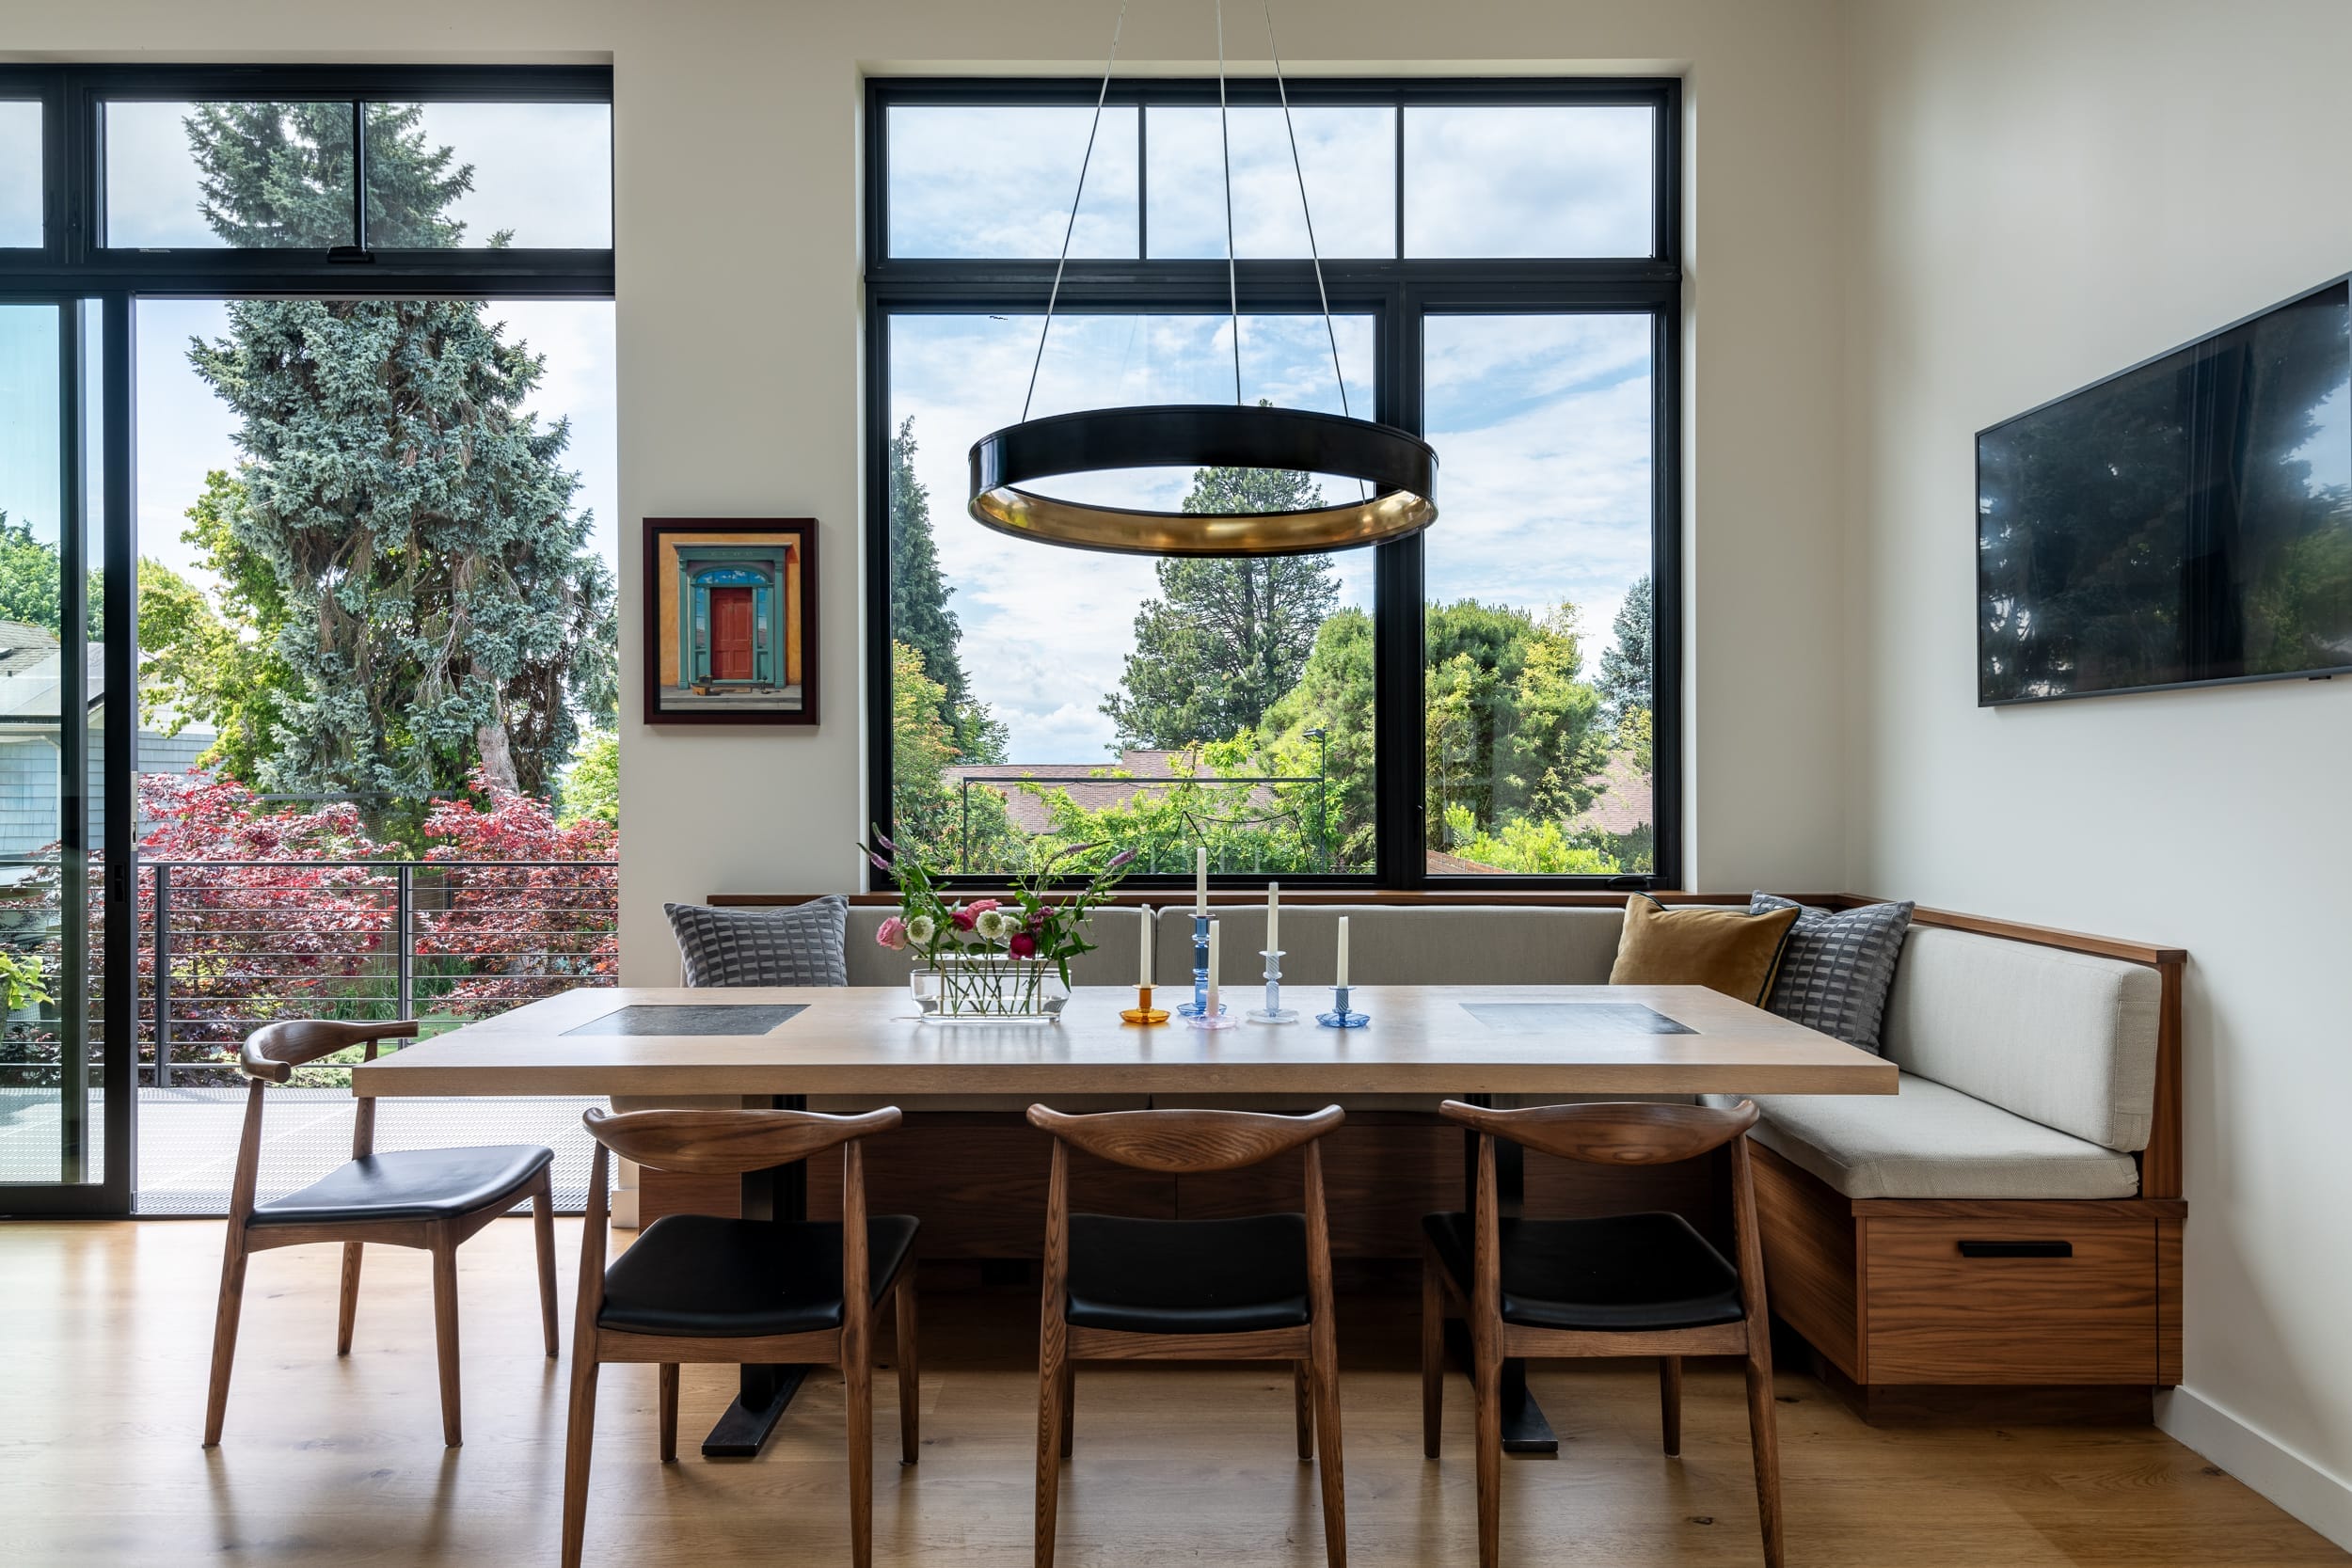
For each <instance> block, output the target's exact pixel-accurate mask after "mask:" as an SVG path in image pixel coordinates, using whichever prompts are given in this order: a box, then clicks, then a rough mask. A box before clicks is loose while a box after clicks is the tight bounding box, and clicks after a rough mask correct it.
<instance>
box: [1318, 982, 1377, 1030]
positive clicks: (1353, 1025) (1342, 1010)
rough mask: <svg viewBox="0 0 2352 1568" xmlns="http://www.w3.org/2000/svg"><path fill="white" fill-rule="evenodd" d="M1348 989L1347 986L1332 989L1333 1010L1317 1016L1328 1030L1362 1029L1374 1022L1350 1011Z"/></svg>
mask: <svg viewBox="0 0 2352 1568" xmlns="http://www.w3.org/2000/svg"><path fill="white" fill-rule="evenodd" d="M1348 989H1349V988H1347V987H1346V986H1333V987H1332V988H1331V1010H1330V1011H1329V1012H1327V1013H1317V1014H1316V1015H1315V1022H1317V1023H1320V1024H1322V1025H1323V1026H1324V1027H1325V1028H1326V1029H1361V1028H1362V1027H1363V1026H1364V1025H1365V1024H1367V1023H1370V1022H1372V1020H1371V1018H1370V1017H1368V1016H1367V1015H1365V1014H1363V1013H1358V1012H1350V1011H1349V1010H1348V1006H1347V992H1348Z"/></svg>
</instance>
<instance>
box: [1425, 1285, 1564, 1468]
mask: <svg viewBox="0 0 2352 1568" xmlns="http://www.w3.org/2000/svg"><path fill="white" fill-rule="evenodd" d="M1445 1348H1446V1354H1448V1355H1450V1356H1452V1357H1453V1358H1454V1365H1455V1366H1456V1367H1458V1368H1460V1369H1462V1370H1464V1371H1465V1372H1467V1371H1468V1370H1469V1369H1470V1324H1468V1323H1464V1322H1463V1321H1462V1320H1461V1319H1459V1318H1448V1319H1447V1320H1446V1324H1445ZM1502 1451H1503V1452H1504V1453H1540V1454H1556V1453H1558V1452H1559V1451H1560V1436H1559V1433H1555V1432H1553V1431H1552V1430H1551V1422H1550V1421H1549V1419H1548V1418H1546V1417H1545V1415H1544V1407H1543V1406H1542V1405H1540V1404H1537V1403H1536V1402H1535V1396H1534V1395H1533V1394H1531V1393H1529V1392H1528V1391H1527V1363H1526V1362H1524V1361H1521V1360H1518V1358H1516V1357H1514V1358H1512V1359H1510V1360H1506V1361H1505V1362H1503V1364H1502Z"/></svg>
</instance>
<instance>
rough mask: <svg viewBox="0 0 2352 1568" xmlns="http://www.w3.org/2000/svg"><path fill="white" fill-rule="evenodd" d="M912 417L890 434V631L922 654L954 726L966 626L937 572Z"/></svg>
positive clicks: (961, 691) (943, 712) (961, 696)
mask: <svg viewBox="0 0 2352 1568" xmlns="http://www.w3.org/2000/svg"><path fill="white" fill-rule="evenodd" d="M914 451H915V447H914V420H913V419H912V418H909V419H907V420H902V421H901V422H900V423H899V426H898V434H897V435H895V436H892V437H891V438H890V635H891V637H892V639H893V640H895V641H899V642H903V643H905V644H906V645H907V646H908V647H910V648H913V649H914V651H915V652H916V653H918V654H920V655H921V656H922V657H923V669H924V672H925V673H926V675H927V677H928V678H929V679H930V681H931V683H932V684H933V685H935V686H937V687H938V688H939V689H940V693H941V697H940V702H941V705H942V706H941V709H940V717H941V718H942V719H945V720H946V721H947V722H948V723H949V724H950V725H953V724H954V723H955V721H956V714H957V711H958V710H959V709H960V708H961V707H962V706H963V705H964V702H965V700H966V698H967V696H968V692H967V691H966V689H965V687H964V683H963V661H962V660H961V658H959V657H957V654H956V644H957V643H958V642H959V641H961V639H962V636H963V627H962V626H961V625H960V624H959V623H958V622H957V620H956V614H955V611H954V610H949V609H948V608H947V599H948V596H949V595H950V594H953V593H954V592H955V590H954V589H952V588H950V587H948V586H947V582H946V578H943V577H942V576H941V575H940V571H939V549H938V546H937V545H936V543H935V542H934V541H933V539H932V537H931V497H930V490H928V489H927V488H925V487H924V484H923V482H922V481H921V480H919V479H917V478H916V477H915V476H914Z"/></svg>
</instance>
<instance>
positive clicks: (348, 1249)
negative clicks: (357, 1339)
mask: <svg viewBox="0 0 2352 1568" xmlns="http://www.w3.org/2000/svg"><path fill="white" fill-rule="evenodd" d="M367 1250H368V1249H367V1247H366V1245H365V1244H364V1243H359V1242H345V1243H343V1291H342V1300H341V1301H339V1302H338V1303H337V1304H336V1307H335V1354H337V1355H349V1354H351V1325H352V1323H353V1322H354V1321H355V1320H357V1319H358V1316H359V1259H361V1258H363V1257H365V1256H366V1255H367Z"/></svg>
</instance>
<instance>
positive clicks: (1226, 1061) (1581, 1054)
mask: <svg viewBox="0 0 2352 1568" xmlns="http://www.w3.org/2000/svg"><path fill="white" fill-rule="evenodd" d="M1240 1001H1241V996H1240V994H1239V993H1237V994H1236V996H1235V998H1234V1004H1233V1005H1229V1006H1230V1007H1231V1011H1232V1014H1234V1015H1236V1016H1237V1015H1238V1014H1239V1012H1240V1007H1239V1006H1238V1004H1239V1003H1240ZM1135 1002H1136V992H1135V990H1133V989H1132V988H1108V987H1104V988H1095V987H1079V988H1075V989H1073V990H1072V991H1071V992H1070V996H1069V1000H1068V1002H1067V1004H1066V1005H1065V1006H1063V1008H1062V1010H1061V1012H1060V1013H1059V1015H1058V1017H1057V1018H1055V1019H1053V1020H1051V1021H1012V1020H987V1021H978V1020H955V1021H946V1020H943V1019H941V1018H939V1017H938V1016H937V1015H936V1014H932V1013H927V1012H925V1011H923V1010H922V1008H921V1007H920V1006H918V1004H917V1002H916V1000H915V998H914V995H913V994H912V992H911V991H910V990H907V989H905V988H902V987H897V986H841V987H826V986H811V987H741V988H727V989H692V990H689V989H682V988H675V987H668V988H646V987H580V988H577V989H573V990H564V991H562V992H560V993H557V994H555V995H551V996H548V997H546V998H543V999H542V1000H539V1001H535V1002H532V1003H528V1004H526V1005H524V1006H519V1007H516V1008H514V1009H513V1010H511V1011H509V1012H504V1013H501V1014H498V1015H497V1016H495V1017H491V1018H485V1019H481V1020H478V1021H476V1022H470V1023H467V1024H464V1025H462V1026H461V1027H458V1028H455V1029H451V1030H449V1031H447V1032H445V1033H442V1034H438V1035H436V1036H434V1037H431V1038H429V1039H426V1040H422V1041H421V1042H419V1043H417V1044H414V1045H410V1046H408V1047H406V1048H405V1049H403V1050H401V1051H398V1052H395V1053H391V1054H389V1055H387V1056H383V1057H381V1058H379V1059H378V1060H376V1061H373V1062H370V1063H365V1064H362V1065H360V1066H358V1067H355V1068H354V1069H352V1092H353V1093H354V1094H356V1095H359V1096H363V1097H387V1096H501V1095H511V1096H549V1095H607V1096H623V1097H628V1098H634V1099H662V1098H666V1097H673V1096H676V1097H684V1096H696V1097H702V1096H737V1097H741V1098H742V1099H743V1100H744V1101H746V1102H747V1103H752V1104H759V1105H773V1106H778V1107H783V1108H795V1109H797V1108H802V1107H803V1106H804V1105H805V1103H806V1101H807V1099H808V1097H809V1096H812V1095H825V1096H841V1095H852V1096H864V1097H880V1098H884V1099H890V1100H897V1101H905V1102H909V1103H910V1105H911V1107H912V1108H915V1109H919V1108H920V1102H921V1101H922V1100H923V1099H924V1098H926V1097H935V1096H958V1097H961V1096H973V1095H989V1096H1002V1095H1012V1096H1027V1097H1031V1098H1034V1099H1036V1100H1039V1101H1051V1100H1053V1099H1054V1098H1055V1097H1057V1096H1073V1095H1104V1094H1114V1095H1129V1096H1149V1097H1152V1098H1153V1099H1155V1100H1156V1099H1166V1100H1168V1101H1170V1102H1174V1103H1183V1102H1184V1097H1190V1096H1219V1097H1222V1096H1234V1095H1248V1096H1278V1097H1280V1096H1287V1097H1297V1098H1307V1097H1314V1098H1324V1097H1328V1098H1331V1099H1339V1098H1343V1097H1346V1096H1349V1095H1432V1096H1450V1097H1453V1098H1455V1099H1460V1100H1465V1101H1471V1102H1473V1103H1486V1104H1491V1103H1493V1102H1494V1101H1495V1099H1496V1097H1500V1096H1516V1097H1521V1098H1526V1097H1537V1098H1541V1097H1547V1096H1549V1097H1554V1098H1566V1097H1604V1098H1606V1097H1614V1096H1641V1097H1655V1096H1685V1095H1701V1094H1725V1095H1802V1094H1893V1093H1895V1092H1896V1088H1897V1070H1896V1068H1895V1065H1894V1064H1893V1063H1891V1062H1889V1061H1886V1060H1884V1059H1883V1058H1882V1057H1879V1056H1877V1055H1874V1054H1872V1053H1869V1052H1867V1051H1862V1050H1859V1049H1857V1048H1856V1047H1854V1046H1851V1045H1848V1044H1846V1043H1845V1042H1843V1041H1841V1040H1838V1039H1836V1038H1835V1037H1831V1036H1829V1035H1825V1034H1822V1033H1820V1032H1819V1031H1817V1030H1814V1029H1809V1028H1806V1027H1804V1025H1802V1024H1798V1023H1795V1022H1790V1021H1788V1020H1787V1019H1784V1018H1781V1017H1779V1016H1777V1015H1776V1014H1773V1013H1771V1012H1768V1011H1766V1010H1764V1009H1763V1008H1761V1007H1757V1006H1751V1005H1749V1004H1748V1003H1745V1002H1742V1001H1740V1000H1739V999H1737V998H1735V997H1730V996H1726V995H1724V994H1721V993H1719V992H1717V991H1714V990H1708V989H1706V988H1704V987H1699V986H1541V985H1521V986H1357V987H1354V988H1352V990H1351V1009H1352V1010H1353V1011H1357V1012H1360V1013H1361V1014H1362V1015H1364V1019H1365V1022H1363V1023H1362V1024H1361V1025H1360V1026H1358V1027H1353V1028H1345V1029H1341V1028H1330V1027H1325V1026H1323V1025H1320V1024H1319V1023H1317V1022H1314V1017H1313V1014H1312V1013H1311V1011H1308V1010H1307V1009H1305V1008H1302V1009H1301V1013H1302V1016H1301V1019H1300V1021H1299V1022H1296V1023H1291V1024H1266V1023H1254V1022H1237V1023H1235V1024H1234V1025H1233V1026H1232V1027H1226V1028H1216V1029H1212V1028H1201V1027H1198V1026H1196V1025H1195V1024H1194V1023H1192V1022H1190V1021H1188V1020H1186V1019H1184V1018H1182V1017H1175V1018H1171V1019H1170V1020H1169V1021H1168V1022H1167V1023H1164V1024H1152V1025H1145V1024H1135V1023H1128V1022H1123V1021H1122V1020H1121V1019H1120V1012H1121V1011H1122V1010H1123V1009H1127V1008H1130V1007H1133V1006H1135ZM1511 1152H1512V1153H1514V1154H1515V1153H1516V1149H1513V1150H1512V1151H1511ZM1468 1164H1469V1162H1468V1161H1467V1160H1466V1162H1465V1167H1466V1177H1467V1171H1468ZM1501 1164H1502V1169H1501V1171H1500V1173H1499V1174H1500V1175H1501V1176H1502V1184H1501V1189H1500V1190H1501V1193H1502V1201H1503V1203H1504V1204H1505V1205H1506V1206H1512V1205H1514V1204H1515V1203H1516V1201H1517V1191H1518V1169H1519V1167H1518V1162H1517V1161H1516V1159H1510V1158H1505V1159H1504V1160H1502V1162H1501ZM1467 1184H1468V1183H1467V1181H1466V1185H1467ZM1467 1201H1468V1200H1467V1198H1466V1202H1467ZM742 1205H743V1207H742V1214H743V1217H744V1218H747V1219H791V1218H800V1217H804V1215H805V1213H806V1209H807V1187H806V1180H805V1167H804V1166H803V1165H801V1164H793V1165H787V1166H784V1167H780V1168H777V1169H774V1170H767V1171H754V1172H749V1173H746V1175H745V1176H744V1178H743V1181H742ZM803 1371H804V1369H802V1368H797V1367H760V1366H749V1367H745V1368H744V1369H743V1370H742V1372H741V1374H740V1376H741V1381H740V1384H739V1389H738V1393H737V1398H736V1400H735V1402H734V1403H733V1404H731V1405H730V1406H729V1407H728V1409H727V1411H726V1412H725V1414H723V1416H722V1417H721V1418H720V1419H719V1421H718V1423H717V1425H716V1426H714V1427H713V1428H712V1429H711V1433H710V1434H709V1436H708V1437H707V1438H706V1439H705V1440H704V1444H703V1451H704V1453H705V1454H706V1455H708V1456H712V1457H743V1456H748V1455H751V1454H755V1453H757V1452H758V1451H759V1449H760V1447H761V1445H762V1444H763V1443H765V1441H766V1440H767V1436H768V1433H770V1432H771V1431H772V1430H773V1428H774V1426H775V1423H776V1421H777V1419H778V1418H780V1417H781V1416H782V1415H783V1413H784V1410H785V1408H786V1406H787V1404H789V1403H790V1402H791V1399H792V1395H793V1393H794V1391H795V1390H796V1389H797V1388H798V1386H799V1384H800V1379H801V1375H802V1373H803ZM1503 1404H1504V1436H1505V1447H1506V1448H1507V1449H1512V1450H1514V1451H1519V1452H1528V1451H1537V1452H1541V1451H1554V1450H1556V1449H1557V1439H1556V1437H1555V1436H1554V1435H1553V1433H1552V1432H1551V1429H1550V1427H1549V1423H1548V1422H1547V1421H1546V1420H1545V1418H1544V1416H1543V1412H1542V1409H1541V1407H1540V1406H1539V1405H1538V1404H1537V1402H1535V1401H1534V1399H1533V1398H1532V1397H1530V1396H1529V1395H1528V1393H1527V1390H1526V1379H1525V1370H1524V1367H1523V1366H1522V1365H1520V1364H1518V1363H1512V1364H1509V1365H1507V1366H1506V1368H1505V1377H1504V1390H1503Z"/></svg>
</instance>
